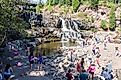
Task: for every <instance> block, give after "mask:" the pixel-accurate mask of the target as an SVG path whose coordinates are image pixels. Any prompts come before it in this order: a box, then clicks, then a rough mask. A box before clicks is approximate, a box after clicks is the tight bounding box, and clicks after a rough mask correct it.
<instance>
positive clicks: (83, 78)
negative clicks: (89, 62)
mask: <svg viewBox="0 0 121 80" xmlns="http://www.w3.org/2000/svg"><path fill="white" fill-rule="evenodd" d="M88 79H89V74H88V73H87V72H86V70H82V72H81V73H80V75H79V80H88Z"/></svg>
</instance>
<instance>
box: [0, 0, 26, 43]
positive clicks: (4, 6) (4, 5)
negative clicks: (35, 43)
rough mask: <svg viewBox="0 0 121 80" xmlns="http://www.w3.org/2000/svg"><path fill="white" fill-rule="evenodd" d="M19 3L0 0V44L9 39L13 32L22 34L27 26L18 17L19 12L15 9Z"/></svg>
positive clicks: (11, 0)
mask: <svg viewBox="0 0 121 80" xmlns="http://www.w3.org/2000/svg"><path fill="white" fill-rule="evenodd" d="M21 3H22V2H18V1H16V0H0V15H1V16H0V36H2V37H1V38H0V39H1V42H0V43H1V44H2V43H3V41H5V40H7V39H9V38H10V36H9V35H10V34H12V33H14V32H18V34H20V33H21V34H22V33H23V32H24V29H25V27H27V26H28V25H27V23H26V22H25V21H24V20H23V19H22V18H20V17H19V15H20V13H21V12H20V10H19V9H18V8H17V7H18V5H19V4H21ZM14 35H15V34H14ZM16 35H17V34H16Z"/></svg>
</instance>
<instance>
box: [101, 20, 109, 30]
mask: <svg viewBox="0 0 121 80" xmlns="http://www.w3.org/2000/svg"><path fill="white" fill-rule="evenodd" d="M101 28H102V29H103V30H108V27H107V25H106V21H105V20H102V21H101Z"/></svg>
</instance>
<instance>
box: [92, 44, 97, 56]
mask: <svg viewBox="0 0 121 80" xmlns="http://www.w3.org/2000/svg"><path fill="white" fill-rule="evenodd" d="M95 50H96V45H95V44H94V45H93V48H92V52H93V55H96V52H95Z"/></svg>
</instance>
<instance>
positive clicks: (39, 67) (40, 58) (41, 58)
mask: <svg viewBox="0 0 121 80" xmlns="http://www.w3.org/2000/svg"><path fill="white" fill-rule="evenodd" d="M38 63H39V66H38V69H39V70H40V69H42V63H43V57H42V54H39V56H38Z"/></svg>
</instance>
